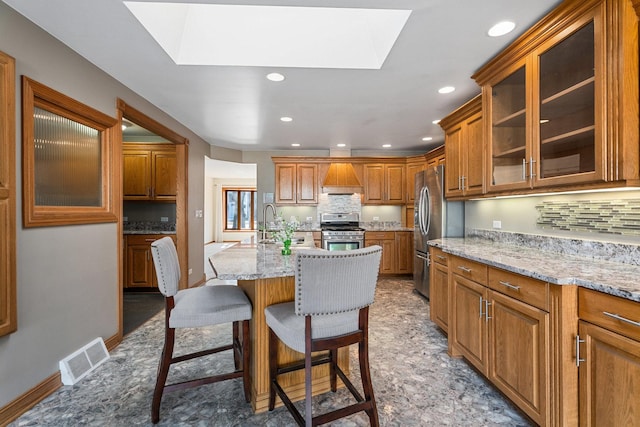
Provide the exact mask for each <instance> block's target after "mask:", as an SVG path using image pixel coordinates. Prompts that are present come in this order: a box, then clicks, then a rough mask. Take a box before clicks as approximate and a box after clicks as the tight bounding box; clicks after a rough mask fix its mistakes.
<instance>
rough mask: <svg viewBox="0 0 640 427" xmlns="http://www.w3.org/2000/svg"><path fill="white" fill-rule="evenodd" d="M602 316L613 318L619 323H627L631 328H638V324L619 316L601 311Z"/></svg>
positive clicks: (639, 325)
mask: <svg viewBox="0 0 640 427" xmlns="http://www.w3.org/2000/svg"><path fill="white" fill-rule="evenodd" d="M602 314H604V315H605V316H609V317H613V318H614V319H616V320H620V321H621V322H625V323H629V324H631V325H633V326H637V327H640V322H636V321H634V320H631V319H627V318H626V317H622V316H620V315H619V314H614V313H609V312H607V311H603V312H602Z"/></svg>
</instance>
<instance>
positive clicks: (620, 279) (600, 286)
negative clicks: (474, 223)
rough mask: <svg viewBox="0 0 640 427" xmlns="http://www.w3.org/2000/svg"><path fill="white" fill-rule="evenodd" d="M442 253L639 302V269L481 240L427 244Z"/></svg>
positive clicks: (431, 242) (459, 240) (617, 263)
mask: <svg viewBox="0 0 640 427" xmlns="http://www.w3.org/2000/svg"><path fill="white" fill-rule="evenodd" d="M429 245H430V246H435V247H438V248H440V249H442V250H443V252H446V253H449V254H451V255H456V256H460V257H463V258H467V259H470V260H473V261H478V262H481V263H484V264H487V265H489V266H492V267H497V268H501V269H503V270H507V271H511V272H513V273H518V274H522V275H524V276H527V277H532V278H534V279H539V280H542V281H545V282H549V283H552V284H555V285H578V286H580V287H583V288H588V289H593V290H596V291H600V292H604V293H607V294H610V295H615V296H619V297H622V298H626V299H629V300H633V301H638V302H640V279H639V278H640V266H638V265H632V264H624V263H620V262H611V261H604V260H599V259H593V258H590V257H582V256H575V255H565V254H559V253H555V252H551V251H542V250H540V249H531V248H528V247H526V246H519V245H511V244H504V243H497V242H493V241H491V240H484V239H481V238H444V239H437V240H430V241H429Z"/></svg>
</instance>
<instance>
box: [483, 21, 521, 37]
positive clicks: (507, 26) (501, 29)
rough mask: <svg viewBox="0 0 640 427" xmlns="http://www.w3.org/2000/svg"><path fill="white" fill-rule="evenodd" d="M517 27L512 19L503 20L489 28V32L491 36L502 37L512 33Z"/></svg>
mask: <svg viewBox="0 0 640 427" xmlns="http://www.w3.org/2000/svg"><path fill="white" fill-rule="evenodd" d="M515 27H516V24H514V23H513V22H511V21H502V22H498V23H497V24H496V25H494V26H493V27H491V28H489V31H488V32H487V34H489V36H491V37H500V36H504V35H505V34H508V33H510V32H511V31H513V29H514V28H515Z"/></svg>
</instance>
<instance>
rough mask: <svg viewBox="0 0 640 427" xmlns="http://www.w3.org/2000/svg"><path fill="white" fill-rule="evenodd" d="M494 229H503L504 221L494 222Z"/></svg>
mask: <svg viewBox="0 0 640 427" xmlns="http://www.w3.org/2000/svg"><path fill="white" fill-rule="evenodd" d="M493 228H502V221H497V220H495V219H494V220H493Z"/></svg>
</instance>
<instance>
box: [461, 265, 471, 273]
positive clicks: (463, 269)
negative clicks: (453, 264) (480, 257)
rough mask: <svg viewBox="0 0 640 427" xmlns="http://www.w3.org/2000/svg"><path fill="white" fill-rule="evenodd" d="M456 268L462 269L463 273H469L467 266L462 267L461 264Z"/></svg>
mask: <svg viewBox="0 0 640 427" xmlns="http://www.w3.org/2000/svg"><path fill="white" fill-rule="evenodd" d="M458 268H459V269H460V270H462V271H464V272H465V273H471V269H470V268H467V267H463V266H461V265H459V266H458Z"/></svg>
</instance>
